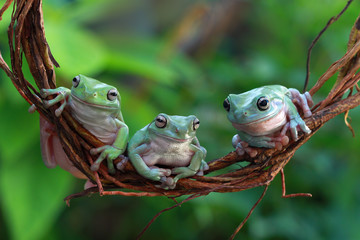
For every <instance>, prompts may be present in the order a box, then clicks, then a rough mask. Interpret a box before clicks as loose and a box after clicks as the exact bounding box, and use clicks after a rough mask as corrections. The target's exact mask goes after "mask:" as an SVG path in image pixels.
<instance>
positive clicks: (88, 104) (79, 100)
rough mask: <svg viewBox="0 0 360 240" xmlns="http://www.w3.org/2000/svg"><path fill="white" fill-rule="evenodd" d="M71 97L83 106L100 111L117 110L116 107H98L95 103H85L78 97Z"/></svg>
mask: <svg viewBox="0 0 360 240" xmlns="http://www.w3.org/2000/svg"><path fill="white" fill-rule="evenodd" d="M71 97H72V98H73V99H74V100H76V101H77V102H79V103H82V104H85V105H87V106H91V107H96V108H102V109H111V110H115V109H118V108H117V107H111V106H105V105H100V104H95V103H89V102H85V101H84V100H81V99H80V98H79V97H77V96H75V95H73V94H71Z"/></svg>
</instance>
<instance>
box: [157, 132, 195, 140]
mask: <svg viewBox="0 0 360 240" xmlns="http://www.w3.org/2000/svg"><path fill="white" fill-rule="evenodd" d="M154 133H155V134H156V135H158V136H160V137H162V138H166V139H169V140H172V141H175V142H188V141H190V140H191V138H174V137H170V136H168V135H164V134H161V133H156V132H154Z"/></svg>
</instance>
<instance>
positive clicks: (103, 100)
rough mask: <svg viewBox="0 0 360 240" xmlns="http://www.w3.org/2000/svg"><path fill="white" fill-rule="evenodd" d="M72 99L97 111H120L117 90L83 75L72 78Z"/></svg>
mask: <svg viewBox="0 0 360 240" xmlns="http://www.w3.org/2000/svg"><path fill="white" fill-rule="evenodd" d="M72 84H73V86H72V88H71V96H72V98H73V99H74V100H75V101H76V102H78V103H80V104H85V105H88V106H91V107H94V108H97V109H109V110H115V111H116V110H119V109H120V94H119V93H118V91H117V89H116V88H115V87H113V86H110V85H108V84H105V83H102V82H99V81H98V80H95V79H93V78H89V77H86V76H84V75H81V74H80V75H78V76H76V77H74V78H73V81H72Z"/></svg>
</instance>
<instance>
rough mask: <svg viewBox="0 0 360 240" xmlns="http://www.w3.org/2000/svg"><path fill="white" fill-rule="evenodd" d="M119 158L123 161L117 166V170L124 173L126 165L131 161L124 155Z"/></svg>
mask: <svg viewBox="0 0 360 240" xmlns="http://www.w3.org/2000/svg"><path fill="white" fill-rule="evenodd" d="M119 157H122V160H121V161H120V162H118V163H117V164H116V168H117V170H120V171H122V172H123V171H124V168H125V165H126V164H127V162H128V161H129V158H128V157H125V156H123V155H120V156H119Z"/></svg>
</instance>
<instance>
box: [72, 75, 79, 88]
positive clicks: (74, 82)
mask: <svg viewBox="0 0 360 240" xmlns="http://www.w3.org/2000/svg"><path fill="white" fill-rule="evenodd" d="M79 83H80V76H76V77H74V78H73V80H72V84H73V87H75V88H76V87H77V86H79Z"/></svg>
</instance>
